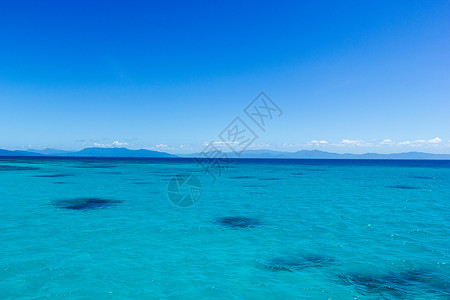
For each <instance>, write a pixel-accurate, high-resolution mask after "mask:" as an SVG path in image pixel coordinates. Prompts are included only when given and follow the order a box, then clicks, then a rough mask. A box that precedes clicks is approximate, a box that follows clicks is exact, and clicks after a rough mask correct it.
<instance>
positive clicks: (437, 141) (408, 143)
mask: <svg viewBox="0 0 450 300" xmlns="http://www.w3.org/2000/svg"><path fill="white" fill-rule="evenodd" d="M441 142H442V140H441V139H440V138H439V137H435V138H434V139H430V140H414V141H402V142H399V143H398V145H399V146H412V147H415V146H425V145H437V144H440V143H441Z"/></svg>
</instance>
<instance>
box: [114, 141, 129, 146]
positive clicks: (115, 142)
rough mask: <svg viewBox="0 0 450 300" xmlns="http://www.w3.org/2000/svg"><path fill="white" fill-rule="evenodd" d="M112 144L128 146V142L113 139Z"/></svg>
mask: <svg viewBox="0 0 450 300" xmlns="http://www.w3.org/2000/svg"><path fill="white" fill-rule="evenodd" d="M112 145H113V146H117V147H120V146H128V143H125V142H124V143H121V142H119V141H114V142H113V143H112Z"/></svg>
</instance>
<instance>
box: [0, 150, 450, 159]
mask: <svg viewBox="0 0 450 300" xmlns="http://www.w3.org/2000/svg"><path fill="white" fill-rule="evenodd" d="M226 154H227V155H228V157H229V158H260V159H264V158H265V159H445V160H446V159H450V154H432V153H424V152H403V153H392V154H379V153H365V154H351V153H344V154H339V153H332V152H325V151H320V150H301V151H297V152H283V151H273V150H248V151H245V152H244V153H242V154H241V155H240V156H238V155H236V154H235V153H232V152H227V153H226ZM0 156H8V157H11V156H14V157H24V156H29V157H31V156H38V157H124V158H126V157H130V158H132V157H148V158H152V157H153V158H159V157H168V158H177V157H178V158H195V157H204V156H202V155H201V153H192V154H178V155H175V154H171V153H167V152H159V151H151V150H146V149H140V150H130V149H127V148H99V147H93V148H85V149H83V150H80V151H65V150H58V149H44V150H35V149H29V150H26V151H21V150H14V151H11V150H2V149H0Z"/></svg>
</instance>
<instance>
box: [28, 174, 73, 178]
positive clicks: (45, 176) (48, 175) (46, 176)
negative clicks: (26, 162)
mask: <svg viewBox="0 0 450 300" xmlns="http://www.w3.org/2000/svg"><path fill="white" fill-rule="evenodd" d="M68 176H72V175H69V174H47V175H33V176H31V177H43V178H57V177H68Z"/></svg>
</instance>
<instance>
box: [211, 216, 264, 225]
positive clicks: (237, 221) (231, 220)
mask: <svg viewBox="0 0 450 300" xmlns="http://www.w3.org/2000/svg"><path fill="white" fill-rule="evenodd" d="M216 222H217V223H218V224H220V225H222V226H224V227H229V228H248V227H254V226H258V225H261V222H260V221H259V220H258V219H253V218H247V217H224V218H219V219H216Z"/></svg>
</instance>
